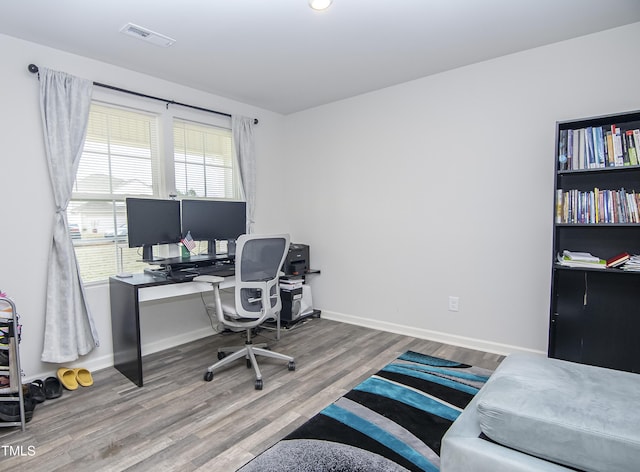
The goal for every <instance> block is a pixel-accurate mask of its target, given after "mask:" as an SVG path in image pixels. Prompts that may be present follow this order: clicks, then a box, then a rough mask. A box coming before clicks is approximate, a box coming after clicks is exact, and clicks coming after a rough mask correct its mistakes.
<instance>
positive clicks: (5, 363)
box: [0, 350, 9, 367]
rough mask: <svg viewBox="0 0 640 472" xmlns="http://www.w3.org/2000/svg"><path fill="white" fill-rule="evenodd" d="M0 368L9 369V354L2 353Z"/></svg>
mask: <svg viewBox="0 0 640 472" xmlns="http://www.w3.org/2000/svg"><path fill="white" fill-rule="evenodd" d="M0 366H3V367H5V366H6V367H9V352H8V351H5V350H2V351H0Z"/></svg>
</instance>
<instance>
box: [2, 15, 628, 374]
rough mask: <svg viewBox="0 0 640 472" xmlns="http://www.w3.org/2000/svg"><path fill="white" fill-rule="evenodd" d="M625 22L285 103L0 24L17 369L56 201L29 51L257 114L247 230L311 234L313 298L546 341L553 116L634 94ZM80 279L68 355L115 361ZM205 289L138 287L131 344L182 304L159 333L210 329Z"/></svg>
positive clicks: (475, 342) (434, 328) (377, 317)
mask: <svg viewBox="0 0 640 472" xmlns="http://www.w3.org/2000/svg"><path fill="white" fill-rule="evenodd" d="M639 40H640V23H639V24H635V25H631V26H628V27H624V28H620V29H616V30H611V31H608V32H604V33H600V34H596V35H592V36H587V37H584V38H581V39H577V40H573V41H568V42H564V43H559V44H556V45H551V46H548V47H544V48H539V49H535V50H532V51H528V52H524V53H520V54H515V55H512V56H508V57H504V58H500V59H497V60H493V61H488V62H484V63H480V64H477V65H473V66H469V67H465V68H461V69H458V70H455V71H451V72H447V73H443V74H439V75H436V76H433V77H428V78H424V79H421V80H417V81H413V82H410V83H406V84H402V85H399V86H396V87H391V88H388V89H384V90H381V91H378V92H375V93H370V94H367V95H363V96H359V97H356V98H353V99H349V100H344V101H341V102H337V103H334V104H330V105H327V106H324V107H319V108H316V109H313V110H309V111H306V112H302V113H298V114H294V115H290V116H287V117H282V116H280V115H277V114H273V113H270V112H268V111H265V110H261V109H256V108H253V107H250V106H247V105H244V104H241V103H238V102H234V101H231V100H226V99H224V98H221V97H217V96H214V95H210V94H206V93H203V92H199V91H196V90H193V89H189V88H186V87H182V86H179V85H176V84H172V83H169V82H166V81H162V80H159V79H155V78H152V77H149V76H145V75H143V74H139V73H135V72H131V71H127V70H124V69H121V68H117V67H114V66H111V65H109V64H105V63H101V62H98V61H93V60H89V59H85V58H82V57H78V56H74V55H71V54H66V53H63V52H60V51H56V50H54V49H50V48H46V47H43V46H38V45H35V44H32V43H28V42H24V41H21V40H17V39H14V38H10V37H7V36H3V35H0V49H1V50H2V51H3V60H2V74H0V90H1V92H0V93H1V94H2V112H0V139H1V141H0V142H1V143H2V156H0V162H1V163H2V167H1V169H2V173H1V175H2V185H1V186H0V198H1V200H0V201H2V219H1V221H2V223H1V225H2V226H1V227H0V228H1V230H0V248H1V249H0V251H2V254H1V255H2V257H1V260H0V261H1V262H0V264H1V265H0V289H2V290H4V291H6V292H8V294H9V295H10V296H11V297H12V298H13V299H14V300H15V302H16V304H17V306H18V309H19V311H20V314H21V316H22V323H23V325H24V335H23V342H22V345H21V353H22V356H21V357H22V367H23V370H24V372H25V375H26V379H27V380H28V379H32V378H38V377H43V376H44V375H48V374H51V373H53V372H54V371H55V369H56V368H57V367H58V366H57V365H54V364H46V363H41V362H40V360H39V359H40V354H41V350H42V338H43V331H44V307H45V286H46V272H45V271H44V270H43V267H44V265H45V264H46V261H47V255H48V249H49V244H50V232H51V229H50V227H51V223H52V220H53V201H52V195H51V189H50V183H49V177H48V172H47V166H46V162H45V157H44V148H43V144H42V130H41V124H40V114H39V108H38V82H37V79H36V78H35V77H34V76H33V75H32V74H30V73H29V72H28V71H27V65H28V64H29V63H35V64H37V65H39V66H42V67H50V68H53V69H58V70H63V71H66V72H69V73H71V74H75V75H78V76H81V77H86V78H88V79H92V80H96V81H100V82H103V83H109V84H113V85H117V86H121V87H123V88H128V89H132V90H139V91H142V92H144V93H147V94H150V95H157V96H162V97H167V98H171V99H173V100H176V101H181V102H185V103H194V104H197V105H200V106H203V107H207V108H213V109H218V110H222V111H228V112H230V113H238V114H243V115H246V116H256V117H257V118H259V119H260V124H259V125H258V126H257V128H256V139H257V143H256V147H257V153H258V184H257V185H258V202H257V214H256V230H257V231H265V232H268V231H288V232H290V233H291V235H292V240H293V241H295V242H304V243H308V244H310V246H311V259H312V265H313V266H314V267H315V268H318V269H321V270H322V274H321V275H319V276H315V277H314V278H313V280H312V282H311V283H312V286H313V296H314V304H315V305H316V306H317V307H318V308H320V309H322V310H323V316H325V317H332V318H335V319H342V320H345V321H349V322H356V323H361V324H365V325H369V326H374V327H380V328H384V329H389V330H393V331H398V332H406V333H408V334H413V335H418V336H423V337H429V338H434V339H440V340H443V341H447V342H453V343H456V344H461V345H469V346H472V347H477V348H480V349H486V350H490V351H495V352H508V351H512V350H533V351H545V350H546V340H547V317H548V312H547V310H548V305H549V284H550V280H549V278H550V271H551V267H550V263H551V260H550V251H551V223H552V217H553V209H552V189H553V169H554V162H553V156H554V131H555V121H556V120H565V119H572V118H576V117H582V116H590V115H598V114H606V113H615V112H619V111H623V110H631V109H640V95H638V93H637V78H638V77H640V63H639V62H638V61H634V60H631V59H630V58H632V57H635V56H634V55H635V54H636V49H637V44H638V42H639ZM607 64H609V65H610V67H607ZM87 294H88V298H89V303H90V305H91V309H92V311H93V315H94V318H95V319H96V323H97V326H98V331H99V334H100V339H101V346H100V347H99V348H98V349H96V350H94V351H93V352H92V353H91V354H90V355H88V356H85V357H84V358H82V359H79V360H78V361H77V362H76V363H75V364H76V365H83V366H85V367H88V368H92V369H93V368H99V367H103V366H106V365H110V363H111V362H112V351H111V328H110V313H109V303H108V300H109V296H108V287H107V286H106V285H104V284H102V285H97V286H90V287H88V288H87ZM449 295H455V296H458V297H460V311H459V312H457V313H451V312H448V311H447V298H448V296H449ZM201 305H202V304H201V302H200V299H199V297H197V296H193V297H185V298H184V299H180V300H175V301H174V302H169V303H163V304H159V303H151V304H148V305H145V307H144V309H143V332H144V333H146V334H145V336H144V337H143V341H144V342H145V350H146V351H147V352H148V351H149V350H154V349H159V348H161V347H169V346H170V344H169V343H170V342H171V340H169V341H167V344H163V341H162V340H163V336H165V335H166V333H164V332H163V331H162V330H163V329H165V328H166V327H167V326H170V322H171V321H175V319H176V316H189V317H193V318H189V322H188V323H189V326H188V328H187V332H185V331H182V332H180V331H176V332H175V333H171V334H173V335H174V338H172V339H174V340H177V341H180V340H182V339H187V338H189V337H190V336H191V337H193V336H198V335H201V334H202V333H206V332H207V330H208V320H207V318H206V316H205V315H204V312H203V309H202V306H201ZM194 313H195V314H194ZM182 324H183V323H182ZM154 326H160V327H162V328H160V329H157V330H154V331H149V329H152V328H153V327H154ZM176 329H178V330H179V329H180V328H179V327H176ZM154 334H155V335H156V336H155V338H154ZM181 336H182V338H181ZM354 341H357V340H354Z"/></svg>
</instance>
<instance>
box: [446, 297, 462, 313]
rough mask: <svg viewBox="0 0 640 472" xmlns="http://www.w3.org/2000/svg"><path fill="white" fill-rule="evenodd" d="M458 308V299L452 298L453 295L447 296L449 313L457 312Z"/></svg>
mask: <svg viewBox="0 0 640 472" xmlns="http://www.w3.org/2000/svg"><path fill="white" fill-rule="evenodd" d="M459 308H460V299H459V298H458V297H454V296H453V295H449V311H458V309H459Z"/></svg>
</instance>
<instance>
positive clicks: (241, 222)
mask: <svg viewBox="0 0 640 472" xmlns="http://www.w3.org/2000/svg"><path fill="white" fill-rule="evenodd" d="M187 232H190V233H191V237H192V238H193V239H195V240H196V241H208V242H209V253H210V254H214V253H215V247H216V246H215V241H216V240H235V239H237V238H238V237H239V236H240V235H241V234H245V233H246V232H247V204H246V202H232V201H220V200H182V233H183V235H185V236H186V234H187Z"/></svg>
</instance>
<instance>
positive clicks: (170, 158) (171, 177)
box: [70, 88, 244, 286]
mask: <svg viewBox="0 0 640 472" xmlns="http://www.w3.org/2000/svg"><path fill="white" fill-rule="evenodd" d="M91 101H92V103H94V102H95V103H97V104H100V105H104V106H107V107H116V108H123V109H125V110H131V111H133V112H140V113H143V114H147V115H154V116H156V119H157V128H158V129H157V139H158V143H157V150H158V165H157V166H156V167H155V169H154V170H153V172H154V175H153V183H152V186H153V195H150V196H149V198H175V196H176V194H177V191H176V188H175V187H176V186H175V159H174V153H175V151H174V140H173V133H174V130H173V124H174V120H180V121H184V122H189V123H195V124H197V125H203V126H213V127H217V128H222V129H227V130H229V132H230V133H231V118H230V117H226V116H222V115H217V114H213V113H209V112H205V111H199V110H191V109H187V108H184V107H180V106H178V105H170V104H168V103H167V104H165V103H162V102H158V101H155V100H149V99H144V98H141V97H136V96H133V95H127V94H123V93H121V92H117V91H111V90H109V89H104V90H103V89H100V88H94V91H93V96H92V99H91ZM232 139H233V136H232ZM231 153H232V158H233V161H234V168H235V172H234V174H235V175H234V177H235V178H234V183H233V185H234V186H235V187H236V188H237V190H236V191H235V192H234V193H235V194H236V195H238V198H203V199H209V200H215V199H218V200H232V201H238V200H240V201H244V190H243V187H242V180H241V177H240V166H239V163H238V161H237V156H236V155H235V149H234V148H233V143H232V148H231ZM74 184H75V179H74ZM127 196H132V197H133V196H140V195H125V194H104V195H103V198H101V196H100V195H96V194H93V193H87V192H73V193H72V195H71V199H70V204H71V203H72V202H74V201H94V202H100V201H103V202H108V203H109V204H111V205H114V204H115V202H119V201H122V202H124V199H125V198H126V197H127ZM184 198H200V197H191V196H189V197H184ZM113 214H114V228H115V231H114V239H113V243H114V247H113V257H114V260H115V265H114V267H115V271H114V273H113V274H111V275H115V274H116V272H117V271H118V270H122V269H121V267H120V260H119V257H118V252H119V251H118V247H119V244H120V245H122V244H124V247H126V248H128V242H127V239H126V238H124V239H123V238H118V237H117V228H118V223H119V222H118V221H116V213H115V212H114V213H113ZM98 241H99V242H98ZM72 242H73V245H74V250H75V248H76V247H78V246H91V245H93V244H96V245H97V244H108V243H109V241H104V240H96V242H95V243H91V242H87V241H82V240H81V239H75V238H73V239H72ZM168 246H170V245H168ZM166 252H167V253H166V256H177V255H179V254H180V249H179V247H178V246H177V245H176V247H167V248H166ZM76 254H77V253H76ZM108 278H109V276H106V277H105V278H104V279H99V280H90V281H84V280H83V284H84V285H85V286H91V285H99V284H104V283H108Z"/></svg>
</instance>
